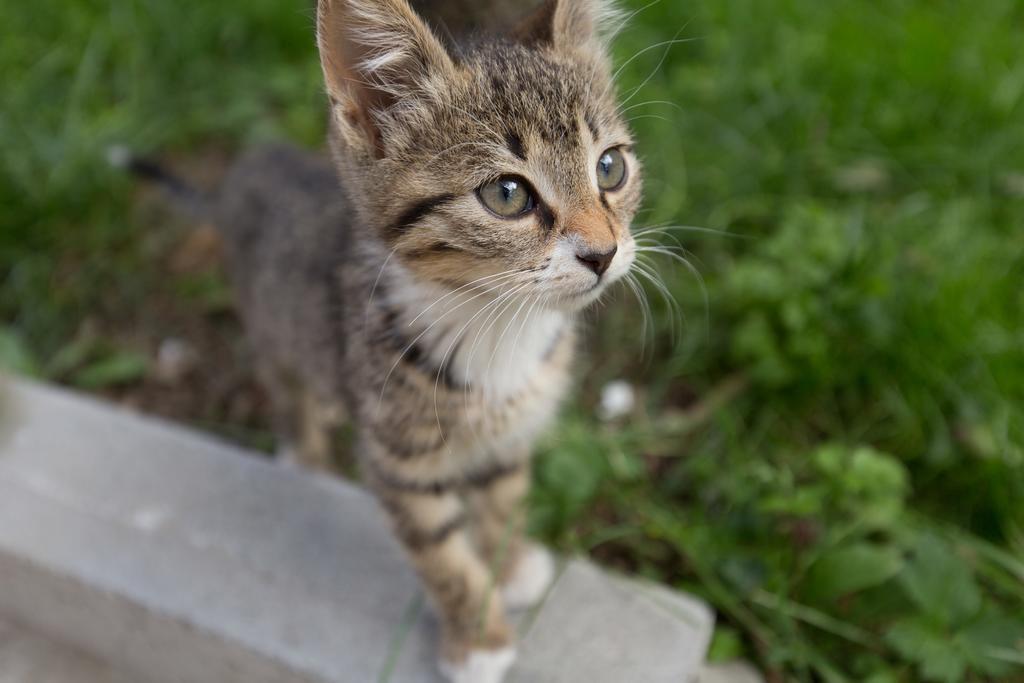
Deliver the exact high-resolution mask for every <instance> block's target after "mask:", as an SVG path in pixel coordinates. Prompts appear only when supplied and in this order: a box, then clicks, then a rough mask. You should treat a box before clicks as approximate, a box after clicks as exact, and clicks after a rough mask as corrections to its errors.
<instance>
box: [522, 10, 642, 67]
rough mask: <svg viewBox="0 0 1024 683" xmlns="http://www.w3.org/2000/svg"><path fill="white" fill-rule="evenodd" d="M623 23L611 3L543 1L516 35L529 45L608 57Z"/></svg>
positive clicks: (620, 15) (620, 14)
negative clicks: (589, 52) (582, 50)
mask: <svg viewBox="0 0 1024 683" xmlns="http://www.w3.org/2000/svg"><path fill="white" fill-rule="evenodd" d="M621 21H622V13H621V12H620V11H619V9H618V8H617V7H616V6H615V3H614V2H613V1H612V0H544V2H543V3H542V4H541V6H540V7H538V8H537V9H536V10H534V12H533V13H532V14H531V15H530V16H528V17H527V18H526V20H525V21H523V23H522V24H520V26H519V27H518V28H517V29H516V30H515V31H514V33H513V35H514V37H515V38H516V39H517V40H519V41H520V42H523V43H526V44H528V45H544V46H549V47H553V48H555V49H558V50H565V51H572V50H579V49H581V48H582V49H587V50H597V51H598V52H599V53H601V54H602V56H605V55H606V53H607V51H608V44H609V42H610V41H611V37H612V34H614V33H615V31H617V30H618V27H619V26H620V25H621Z"/></svg>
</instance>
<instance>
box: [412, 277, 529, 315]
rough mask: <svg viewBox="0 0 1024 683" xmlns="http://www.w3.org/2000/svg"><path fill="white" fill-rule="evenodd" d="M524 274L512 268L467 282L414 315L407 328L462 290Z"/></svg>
mask: <svg viewBox="0 0 1024 683" xmlns="http://www.w3.org/2000/svg"><path fill="white" fill-rule="evenodd" d="M525 272H526V271H525V270H523V269H521V268H513V269H512V270H506V271H504V272H502V273H497V274H494V275H485V276H484V277H480V278H477V279H476V280H473V281H472V282H467V283H466V284H464V285H462V286H461V287H459V288H458V289H455V290H453V291H451V292H448V293H447V294H444V295H442V296H441V297H439V298H438V299H437V300H436V301H434V302H433V303H432V304H430V305H429V306H427V307H426V308H424V309H423V310H422V311H420V312H419V313H418V314H417V315H416V317H415V318H413V319H412V320H410V321H409V324H408V327H412V326H413V325H414V324H416V321H417V320H419V319H420V318H422V317H423V316H424V315H425V314H426V313H427V312H428V311H430V309H432V308H433V307H434V306H436V305H438V304H439V303H441V302H442V301H444V300H445V299H448V298H449V297H452V296H454V295H456V294H458V293H459V292H461V291H463V290H464V289H467V288H469V287H473V285H476V284H478V283H481V282H485V281H490V282H491V283H492V284H493V283H495V282H498V281H499V279H498V278H501V279H502V280H505V279H509V278H511V277H512V276H514V275H517V274H519V273H525ZM504 276H508V277H504Z"/></svg>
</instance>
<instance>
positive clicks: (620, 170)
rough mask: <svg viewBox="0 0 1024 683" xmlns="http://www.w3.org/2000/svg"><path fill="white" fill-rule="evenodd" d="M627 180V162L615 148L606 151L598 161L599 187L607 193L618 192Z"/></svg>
mask: <svg viewBox="0 0 1024 683" xmlns="http://www.w3.org/2000/svg"><path fill="white" fill-rule="evenodd" d="M625 180H626V160H625V159H624V158H623V156H622V152H620V151H619V150H618V149H616V148H615V147H612V148H611V149H606V150H605V151H604V154H602V155H601V158H600V159H598V160H597V186H598V187H599V188H601V189H602V190H605V191H611V190H617V189H619V188H620V187H622V183H623V182H625Z"/></svg>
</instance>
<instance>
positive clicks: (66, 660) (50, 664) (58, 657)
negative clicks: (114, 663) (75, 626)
mask: <svg viewBox="0 0 1024 683" xmlns="http://www.w3.org/2000/svg"><path fill="white" fill-rule="evenodd" d="M0 683H146V682H145V681H142V680H140V679H138V678H129V677H128V676H126V675H125V674H123V673H122V672H119V671H116V670H115V669H113V668H112V667H110V666H108V665H106V664H103V663H102V662H99V661H97V660H95V659H93V658H92V657H89V656H87V655H85V654H82V653H81V652H78V651H76V650H74V649H72V648H69V647H67V646H65V645H61V644H59V643H55V642H53V641H52V640H49V639H47V638H43V637H42V636H39V635H37V634H35V633H32V632H29V631H26V630H25V629H23V628H21V627H19V626H15V625H13V624H11V623H9V622H4V621H0Z"/></svg>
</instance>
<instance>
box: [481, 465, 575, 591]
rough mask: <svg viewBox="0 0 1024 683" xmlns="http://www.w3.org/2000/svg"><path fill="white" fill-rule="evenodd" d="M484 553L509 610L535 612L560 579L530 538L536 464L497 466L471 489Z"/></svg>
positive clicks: (484, 474) (546, 553) (482, 476)
mask: <svg viewBox="0 0 1024 683" xmlns="http://www.w3.org/2000/svg"><path fill="white" fill-rule="evenodd" d="M468 488H469V495H468V500H469V503H470V505H471V507H472V512H473V521H474V523H475V525H476V531H477V540H478V544H479V546H480V551H481V553H482V554H483V556H484V559H485V561H486V562H487V563H488V566H489V567H491V569H492V571H493V572H494V575H495V576H496V577H497V580H498V582H499V583H500V584H501V587H502V597H503V598H504V601H505V606H506V607H509V608H510V609H517V608H522V607H529V606H531V605H533V604H535V603H536V602H537V601H538V600H540V599H541V597H543V595H544V593H545V592H546V591H547V588H548V586H549V585H550V584H551V581H552V579H553V578H554V573H555V572H554V569H555V566H554V560H553V559H552V557H551V554H550V553H549V552H548V551H547V550H545V549H544V548H543V547H542V546H540V545H538V544H536V543H531V542H529V541H528V540H527V538H526V495H527V493H529V490H530V463H529V459H528V457H527V455H526V454H523V456H522V458H521V460H520V462H519V464H518V465H515V466H495V469H494V470H492V471H490V472H486V471H485V472H484V473H482V475H481V476H478V477H476V478H475V480H474V481H470V482H469V484H468Z"/></svg>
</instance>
